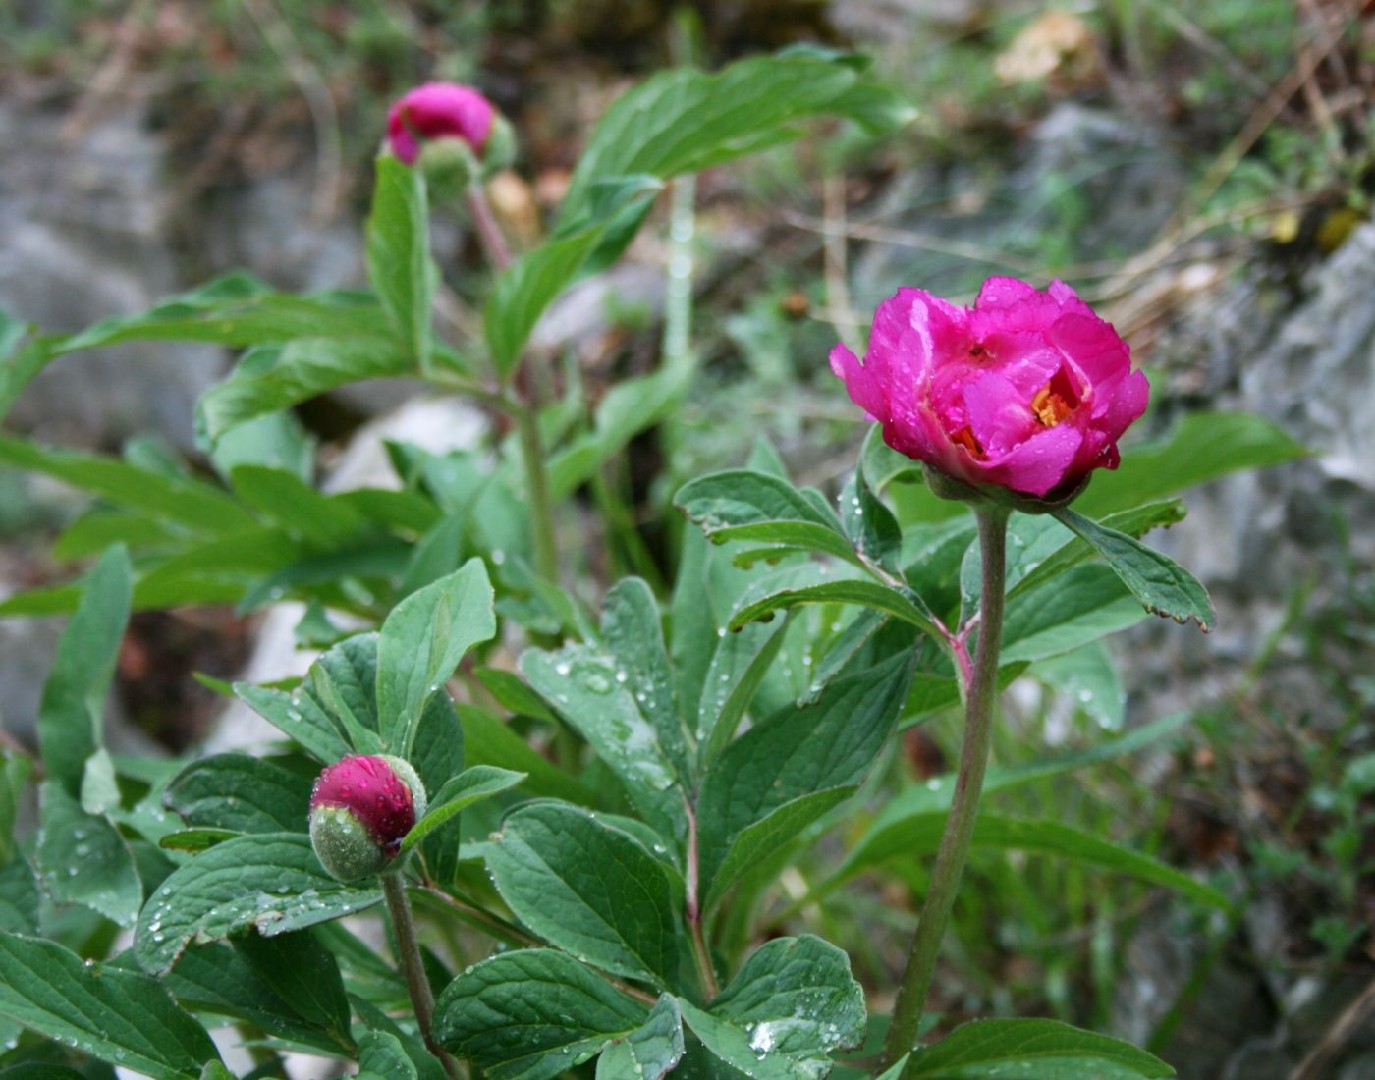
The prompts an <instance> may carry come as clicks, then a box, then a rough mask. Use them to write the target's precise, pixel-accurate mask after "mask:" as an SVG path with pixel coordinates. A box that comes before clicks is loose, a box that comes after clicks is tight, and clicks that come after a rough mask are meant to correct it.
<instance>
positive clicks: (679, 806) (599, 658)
mask: <svg viewBox="0 0 1375 1080" xmlns="http://www.w3.org/2000/svg"><path fill="white" fill-rule="evenodd" d="M520 669H521V673H522V674H523V675H524V676H525V677H526V679H528V680H529V682H530V685H531V686H533V687H534V688H535V689H536V690H537V691H539V693H540V694H541V695H542V696H543V697H544V699H545V700H546V701H548V702H549V703H550V704H551V705H552V706H553V707H554V709H555V710H556V711H557V712H558V713H559V715H560V716H562V717H563V718H564V719H565V720H566V721H567V722H568V723H569V724H570V725H571V726H572V727H573V728H574V729H575V730H576V731H577V732H578V733H579V734H580V735H582V737H583V738H584V739H586V740H587V741H588V743H589V744H590V745H591V746H592V748H593V749H594V750H596V752H597V756H598V757H600V758H601V759H602V761H604V762H605V763H606V764H607V765H608V766H609V767H610V768H611V771H612V772H614V773H615V774H616V776H617V777H619V778H620V780H621V782H622V783H623V784H625V786H626V790H627V792H628V793H629V795H630V798H631V801H632V802H634V804H635V806H636V808H637V809H638V810H639V811H640V813H641V815H642V816H643V817H644V819H645V821H647V822H648V823H649V824H650V826H652V827H653V828H654V829H656V830H658V831H659V833H660V834H661V835H662V836H664V837H665V838H666V839H673V840H676V839H678V838H679V837H681V836H683V835H685V834H686V829H687V818H686V816H685V814H684V811H683V800H682V792H681V790H680V788H679V787H678V780H679V777H678V776H677V773H676V770H675V769H674V766H673V762H672V761H671V760H670V759H669V757H668V754H667V753H666V752H665V751H664V748H663V747H662V746H661V745H660V744H659V739H658V732H657V731H656V730H655V728H654V726H653V725H652V724H651V723H650V722H649V721H648V720H646V719H645V718H644V716H643V715H641V713H640V709H639V706H638V704H637V703H636V701H635V696H634V694H633V693H632V691H631V690H630V689H629V687H628V682H629V676H628V675H627V677H626V678H624V679H621V678H619V677H618V676H619V675H620V674H623V673H622V672H621V671H620V670H619V669H618V668H617V667H616V664H615V661H614V660H612V659H611V658H610V657H609V656H607V655H606V654H605V653H603V652H602V651H601V650H600V649H597V648H593V647H592V646H589V645H569V646H566V647H564V648H563V649H560V650H559V651H558V652H553V653H551V652H542V651H540V650H537V649H527V650H526V651H525V652H524V653H522V654H521V658H520Z"/></svg>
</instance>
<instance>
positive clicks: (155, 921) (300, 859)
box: [134, 833, 382, 975]
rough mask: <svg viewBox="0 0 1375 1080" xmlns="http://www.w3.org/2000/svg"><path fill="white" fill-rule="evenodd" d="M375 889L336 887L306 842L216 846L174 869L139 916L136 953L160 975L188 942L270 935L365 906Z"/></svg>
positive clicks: (276, 836)
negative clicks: (247, 933) (253, 932)
mask: <svg viewBox="0 0 1375 1080" xmlns="http://www.w3.org/2000/svg"><path fill="white" fill-rule="evenodd" d="M381 899H382V893H381V890H380V889H378V888H376V887H372V888H355V887H350V886H346V885H342V884H340V883H339V882H337V881H335V880H334V878H332V877H330V876H329V874H327V873H325V871H324V868H323V867H321V866H320V863H319V861H318V860H317V859H316V858H315V853H314V852H313V851H312V850H311V847H310V840H309V838H308V837H306V836H303V835H298V834H287V833H268V834H264V835H258V836H240V837H237V838H235V839H233V840H226V841H225V842H224V843H222V844H216V845H215V846H214V847H212V848H210V849H209V850H208V851H206V852H205V853H204V854H202V855H197V856H196V857H195V858H194V859H192V860H191V861H190V862H189V863H187V864H186V865H184V866H180V867H178V868H177V869H176V870H175V871H173V873H172V874H171V876H169V877H168V878H167V879H166V880H165V881H164V882H163V883H162V884H161V885H159V886H158V888H157V891H155V892H154V893H153V895H152V896H150V897H149V898H148V902H147V903H146V904H144V906H143V910H142V912H140V913H139V920H138V929H137V932H136V934H135V937H134V953H135V955H136V956H137V957H138V961H139V964H140V965H142V967H143V968H144V970H145V971H149V972H152V973H154V974H158V975H161V974H164V973H165V972H167V971H168V970H169V969H170V968H171V967H172V965H173V964H175V963H176V961H177V958H178V957H179V956H180V955H181V954H182V952H183V951H184V950H185V949H186V947H187V946H188V945H190V944H191V943H192V942H203V941H216V940H219V939H221V938H225V937H228V936H229V935H231V934H234V933H237V932H239V931H241V930H246V929H248V928H249V927H256V928H257V929H258V931H259V932H260V933H263V934H266V935H268V936H271V935H273V934H284V933H287V932H288V931H290V930H300V929H302V928H304V927H307V926H314V925H316V924H317V923H322V922H326V921H328V920H330V919H337V918H339V917H340V916H341V915H351V914H353V913H354V912H355V911H362V910H363V909H364V908H367V907H371V906H372V905H373V904H376V903H377V902H378V901H379V900H381Z"/></svg>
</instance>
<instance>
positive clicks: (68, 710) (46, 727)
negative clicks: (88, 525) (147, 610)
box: [38, 547, 133, 798]
mask: <svg viewBox="0 0 1375 1080" xmlns="http://www.w3.org/2000/svg"><path fill="white" fill-rule="evenodd" d="M132 574H133V571H132V570H131V569H130V566H129V556H128V555H127V553H126V552H125V551H124V549H123V548H119V547H115V548H111V549H110V550H109V551H107V552H106V553H105V554H104V555H103V556H102V557H101V559H100V561H99V562H98V563H96V565H95V567H94V569H92V570H91V572H90V573H89V574H88V575H87V576H86V579H85V585H84V587H83V589H82V592H81V602H80V604H78V606H77V609H76V613H75V614H74V615H73V616H72V618H71V621H70V622H69V623H68V624H67V627H66V629H65V630H64V631H63V632H62V637H61V640H60V641H59V642H58V646H57V657H56V658H55V659H54V661H53V668H52V672H51V673H50V674H49V675H48V678H47V681H46V682H44V684H43V697H42V700H41V701H40V703H39V706H38V745H39V749H40V752H41V755H42V758H43V767H44V769H45V771H46V773H47V776H48V779H49V780H50V781H51V782H53V783H57V784H60V785H61V786H62V787H63V788H64V789H65V791H66V792H67V794H68V795H72V796H76V797H78V798H79V797H80V795H81V785H82V781H83V779H84V777H85V771H86V762H87V760H88V759H89V758H90V757H91V755H92V754H94V753H95V752H96V751H97V750H99V749H100V748H101V746H102V745H103V734H102V717H103V716H104V712H105V695H106V694H107V693H108V692H109V689H110V683H111V681H112V680H113V679H114V674H115V661H116V660H117V659H118V657H119V647H120V643H121V642H122V641H123V639H124V628H125V626H126V625H127V624H128V621H129V605H130V595H131V590H132V586H131V584H130V579H131V578H132Z"/></svg>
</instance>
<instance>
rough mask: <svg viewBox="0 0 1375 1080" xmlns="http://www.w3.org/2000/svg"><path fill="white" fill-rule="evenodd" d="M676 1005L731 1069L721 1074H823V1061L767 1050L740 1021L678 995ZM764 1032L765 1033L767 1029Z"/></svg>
mask: <svg viewBox="0 0 1375 1080" xmlns="http://www.w3.org/2000/svg"><path fill="white" fill-rule="evenodd" d="M678 1007H679V1008H680V1009H682V1011H683V1020H684V1021H686V1023H687V1025H688V1027H690V1028H691V1029H692V1033H693V1034H694V1035H696V1036H697V1038H698V1039H700V1040H701V1041H702V1045H703V1046H704V1047H706V1049H707V1050H708V1051H709V1052H710V1053H711V1055H712V1056H713V1057H714V1058H716V1059H718V1060H719V1061H720V1062H723V1063H724V1065H725V1066H726V1067H727V1068H728V1069H730V1070H731V1071H729V1072H726V1073H725V1074H724V1075H725V1076H728V1077H730V1078H731V1080H734V1078H735V1077H737V1076H744V1077H748V1078H749V1080H815V1078H816V1077H821V1076H825V1075H826V1071H827V1069H826V1067H825V1065H824V1064H822V1063H818V1062H817V1061H816V1059H815V1058H812V1057H810V1056H809V1057H807V1058H796V1057H793V1056H791V1055H789V1054H783V1053H779V1052H777V1051H770V1050H767V1049H765V1048H764V1046H763V1043H762V1042H761V1043H760V1045H758V1046H756V1045H755V1043H754V1037H753V1036H752V1035H751V1034H749V1033H748V1032H746V1031H745V1029H744V1028H743V1027H741V1026H740V1025H738V1024H734V1023H732V1022H731V1021H729V1020H724V1019H722V1018H720V1017H718V1016H714V1015H713V1014H712V1013H709V1012H704V1011H703V1010H702V1009H699V1008H697V1007H696V1006H695V1005H693V1004H692V1003H691V1002H688V1001H684V1000H683V999H681V998H679V999H678ZM765 1032H766V1034H767V1029H765ZM709 1075H720V1074H719V1073H716V1074H709Z"/></svg>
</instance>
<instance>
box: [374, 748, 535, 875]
mask: <svg viewBox="0 0 1375 1080" xmlns="http://www.w3.org/2000/svg"><path fill="white" fill-rule="evenodd" d="M524 779H525V774H524V773H521V772H512V771H511V770H509V769H495V768H493V767H492V766H490V765H474V766H473V767H472V768H471V769H469V770H467V771H466V772H465V773H463V774H462V775H461V776H456V777H454V778H453V779H452V780H450V781H449V782H448V783H447V784H445V785H444V786H443V787H442V788H440V789H439V791H438V792H437V793H436V794H435V795H434V797H433V800H432V801H431V803H430V808H429V810H427V811H426V812H425V816H424V817H423V818H421V819H420V820H419V821H417V822H416V823H415V828H413V829H412V830H411V831H410V832H409V833H407V834H406V838H405V839H404V840H403V841H401V852H402V853H403V854H404V853H405V852H407V851H410V849H411V848H413V847H415V845H416V844H418V843H420V841H421V840H423V839H424V838H425V837H426V836H427V835H428V834H429V833H431V832H433V831H434V830H435V829H437V828H439V827H440V826H441V825H443V824H445V823H446V822H448V821H449V820H450V819H451V818H454V817H456V816H457V815H458V814H460V813H461V812H462V811H464V810H466V809H467V808H468V807H470V806H472V805H473V803H476V802H481V801H482V800H483V799H489V798H491V797H492V796H493V795H496V794H499V793H500V792H503V791H506V790H508V789H510V788H513V787H515V786H516V785H517V784H519V783H520V782H521V781H523V780H524Z"/></svg>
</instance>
